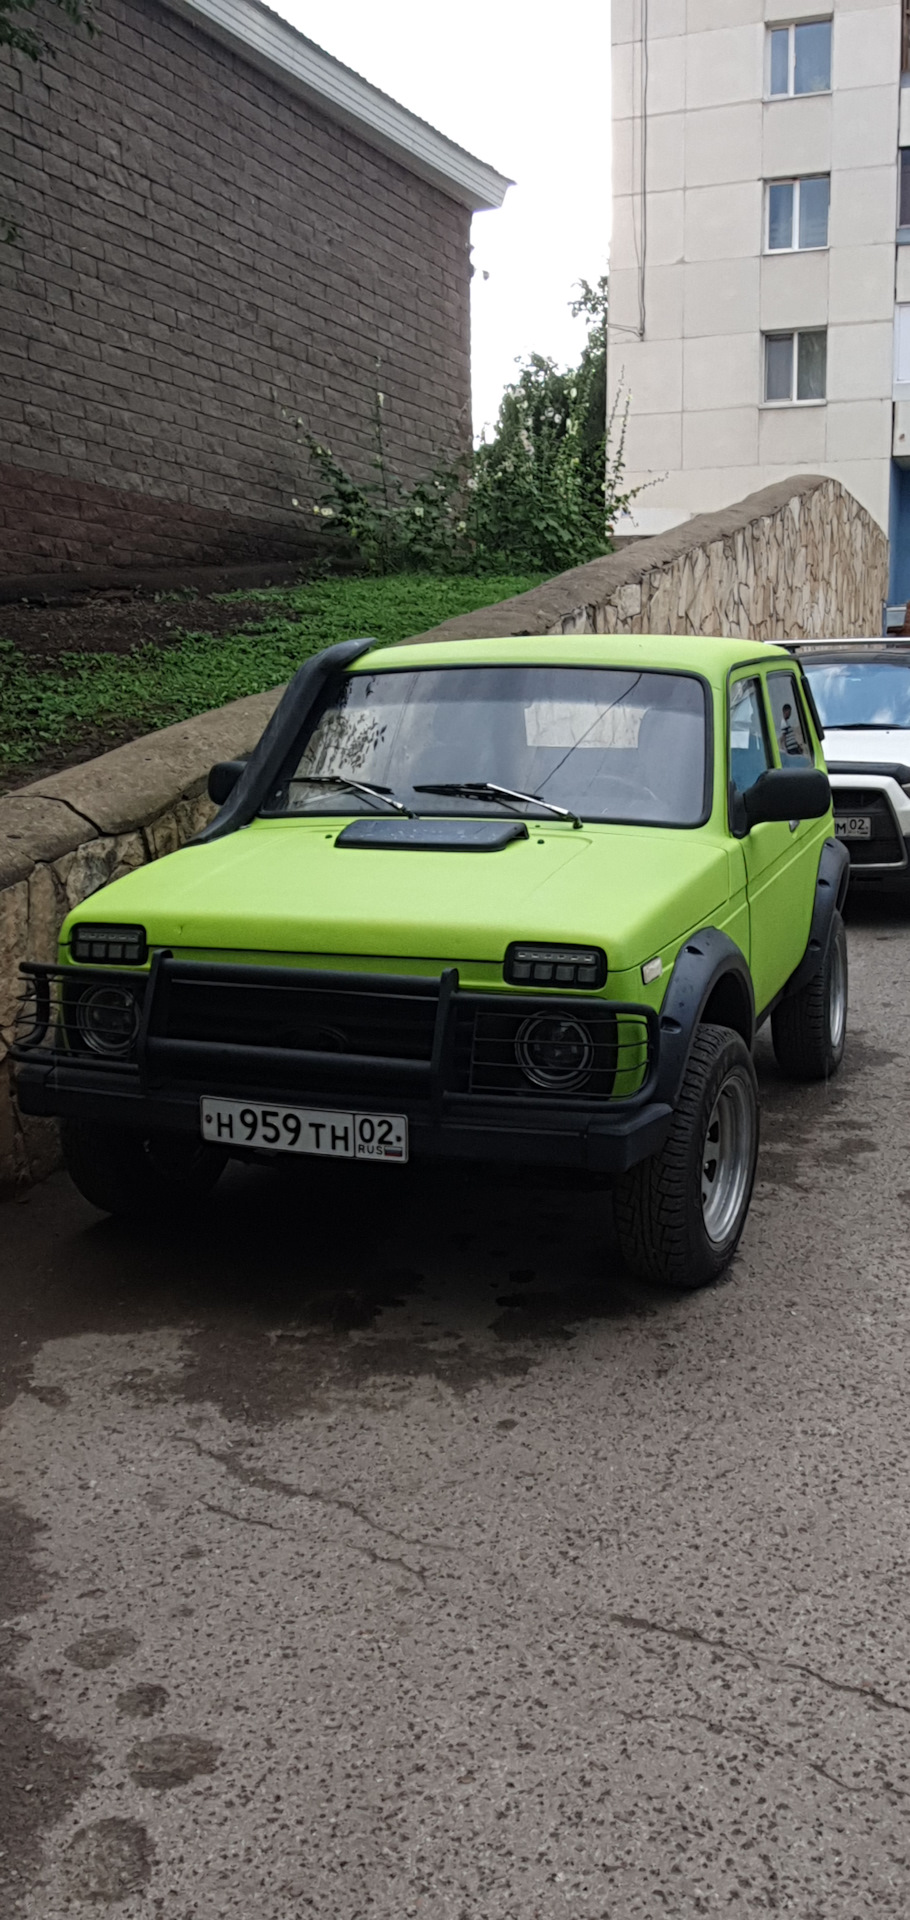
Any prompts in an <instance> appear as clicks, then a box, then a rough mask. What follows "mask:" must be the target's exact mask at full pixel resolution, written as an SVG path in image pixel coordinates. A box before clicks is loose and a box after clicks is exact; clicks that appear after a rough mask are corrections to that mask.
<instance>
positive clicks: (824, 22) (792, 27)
mask: <svg viewBox="0 0 910 1920" xmlns="http://www.w3.org/2000/svg"><path fill="white" fill-rule="evenodd" d="M823 26H828V27H830V28H831V52H832V56H833V53H834V15H833V14H831V13H814V14H813V13H810V14H808V15H807V16H806V18H804V19H802V20H768V21H766V23H765V41H766V53H765V99H766V100H817V99H818V97H819V95H820V94H824V93H830V92H831V81H830V77H829V80H828V85H827V86H826V87H819V88H817V90H816V91H815V92H814V93H796V92H795V90H794V89H795V81H796V29H797V27H823ZM772 33H786V34H787V35H788V36H789V38H788V42H787V91H786V93H772V92H771V35H772Z"/></svg>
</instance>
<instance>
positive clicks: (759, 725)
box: [730, 680, 772, 793]
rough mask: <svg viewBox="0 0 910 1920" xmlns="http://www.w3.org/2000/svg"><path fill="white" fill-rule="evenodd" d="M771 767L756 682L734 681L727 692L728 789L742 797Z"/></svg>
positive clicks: (759, 689)
mask: <svg viewBox="0 0 910 1920" xmlns="http://www.w3.org/2000/svg"><path fill="white" fill-rule="evenodd" d="M771 764H772V761H771V753H770V750H769V747H768V740H767V735H766V732H765V722H764V715H763V712H762V697H761V687H760V685H759V682H758V681H757V680H735V681H734V683H733V685H732V687H731V688H730V782H731V785H732V786H733V787H735V789H736V792H737V793H745V792H746V790H747V788H749V787H753V786H754V785H755V782H756V780H757V779H758V777H759V774H762V773H765V772H766V771H767V769H768V768H769V767H770V766H771Z"/></svg>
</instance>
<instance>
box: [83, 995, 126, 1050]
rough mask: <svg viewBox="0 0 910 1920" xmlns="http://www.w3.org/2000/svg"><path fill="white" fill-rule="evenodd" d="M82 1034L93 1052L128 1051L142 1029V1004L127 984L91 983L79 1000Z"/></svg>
mask: <svg viewBox="0 0 910 1920" xmlns="http://www.w3.org/2000/svg"><path fill="white" fill-rule="evenodd" d="M76 1026H77V1028H78V1031H79V1036H80V1038H81V1039H82V1040H83V1041H84V1043H85V1045H86V1046H87V1047H90V1048H91V1050H92V1052H93V1053H100V1054H104V1055H107V1056H108V1057H109V1058H110V1057H112V1056H115V1055H118V1054H119V1055H122V1054H125V1053H129V1050H130V1048H131V1046H132V1044H133V1041H134V1040H135V1038H136V1034H137V1032H138V1030H139V1005H138V1002H137V1000H136V996H135V994H133V993H130V990H129V988H128V987H114V986H110V987H90V988H89V989H88V992H87V993H83V994H80V996H79V999H78V1000H77V1002H76Z"/></svg>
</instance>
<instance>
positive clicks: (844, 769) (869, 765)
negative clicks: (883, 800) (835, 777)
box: [828, 760, 910, 787]
mask: <svg viewBox="0 0 910 1920" xmlns="http://www.w3.org/2000/svg"><path fill="white" fill-rule="evenodd" d="M828 773H829V775H830V774H837V773H861V774H862V775H863V777H864V778H865V776H866V775H867V774H872V773H878V774H881V775H883V777H884V778H885V779H886V780H896V781H897V784H898V786H899V787H903V786H910V767H905V766H904V765H903V763H902V762H901V761H900V760H829V761H828Z"/></svg>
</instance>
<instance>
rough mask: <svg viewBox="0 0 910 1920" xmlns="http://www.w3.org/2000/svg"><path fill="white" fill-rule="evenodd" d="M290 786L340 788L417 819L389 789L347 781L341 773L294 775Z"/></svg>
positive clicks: (364, 782) (366, 781) (367, 781)
mask: <svg viewBox="0 0 910 1920" xmlns="http://www.w3.org/2000/svg"><path fill="white" fill-rule="evenodd" d="M291 785H292V787H342V788H343V789H344V792H345V793H358V794H359V795H360V798H361V799H362V800H372V802H373V804H374V806H375V805H377V804H379V805H381V806H384V807H390V808H391V811H392V812H393V813H403V814H404V815H405V817H406V819H408V820H415V819H416V817H417V816H416V814H414V813H412V812H411V809H410V807H406V806H405V805H404V803H403V801H401V800H396V798H395V795H394V794H393V792H392V789H391V787H374V786H373V785H372V784H371V782H370V781H369V780H348V779H346V778H345V776H344V774H343V773H295V774H294V775H293V776H292V778H291Z"/></svg>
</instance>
